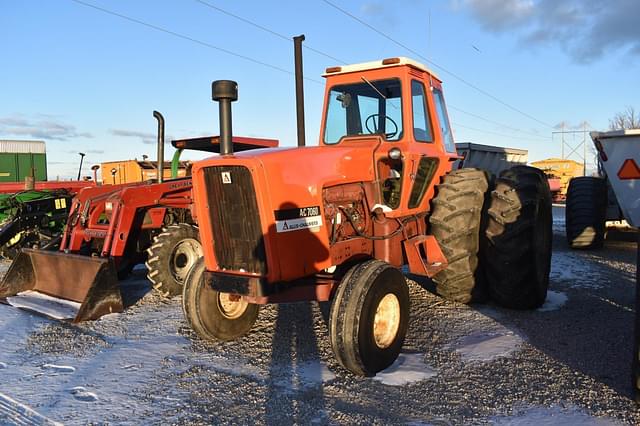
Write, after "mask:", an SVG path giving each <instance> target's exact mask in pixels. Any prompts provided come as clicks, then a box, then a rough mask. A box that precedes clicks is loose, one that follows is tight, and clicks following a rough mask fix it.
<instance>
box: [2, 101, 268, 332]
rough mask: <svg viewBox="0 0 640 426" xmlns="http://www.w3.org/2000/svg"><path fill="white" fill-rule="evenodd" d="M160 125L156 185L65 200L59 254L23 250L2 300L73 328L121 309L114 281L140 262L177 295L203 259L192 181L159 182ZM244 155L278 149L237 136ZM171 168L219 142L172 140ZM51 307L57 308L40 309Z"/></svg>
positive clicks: (158, 284) (105, 189)
mask: <svg viewBox="0 0 640 426" xmlns="http://www.w3.org/2000/svg"><path fill="white" fill-rule="evenodd" d="M154 116H155V117H156V118H157V119H158V172H157V176H158V179H156V180H153V181H146V182H142V183H130V184H122V185H103V186H97V187H93V188H87V189H85V190H83V191H81V192H80V193H78V194H77V196H76V197H75V198H74V199H73V200H72V201H71V202H70V206H71V207H70V212H69V216H68V220H67V226H66V228H65V230H64V232H63V234H62V238H61V242H60V250H59V251H57V252H45V251H42V250H23V251H22V252H21V253H20V254H19V256H18V258H17V259H16V260H15V261H14V263H13V264H12V265H11V267H10V269H9V270H8V272H7V273H6V275H5V276H4V278H3V280H2V282H1V283H0V298H5V299H6V300H7V301H9V303H11V304H13V305H15V306H20V307H22V308H26V309H31V310H34V311H37V312H41V313H44V314H46V315H49V316H53V317H56V318H59V317H65V319H67V318H68V319H72V320H73V321H74V322H79V321H85V320H92V319H96V318H99V317H100V316H102V315H105V314H107V313H110V312H120V311H122V310H123V308H124V304H123V300H122V297H121V294H120V286H119V279H123V278H124V277H126V276H127V274H128V273H129V272H130V271H131V269H132V268H133V267H134V266H135V265H136V264H138V263H141V262H145V261H146V265H147V268H148V277H149V279H150V280H151V282H152V284H153V286H154V288H156V289H157V290H158V291H160V292H161V293H162V294H163V295H164V296H174V295H176V294H180V293H181V292H182V281H183V280H184V277H185V276H186V274H187V272H188V270H189V268H190V267H191V266H192V265H193V264H194V263H195V262H196V261H197V260H198V259H199V258H200V257H201V255H202V254H201V245H200V241H199V235H198V229H197V225H196V219H195V217H194V216H193V215H192V213H191V203H192V198H191V188H192V181H191V177H190V176H188V177H183V178H174V179H168V180H164V179H162V176H163V170H162V169H163V167H164V161H163V157H164V119H163V117H162V115H161V114H159V113H158V112H154ZM235 141H236V142H237V143H238V144H239V145H240V146H241V147H242V148H244V149H253V148H259V147H265V146H277V143H278V142H277V141H274V140H269V139H257V138H242V137H238V138H236V139H235ZM172 144H173V146H174V147H175V148H176V149H177V151H176V155H174V158H173V162H172V163H173V165H172V169H173V170H177V167H176V164H177V163H178V162H179V158H180V153H181V152H182V150H184V149H191V150H193V149H195V150H201V151H208V152H217V151H218V150H219V143H218V138H217V137H203V138H194V139H183V140H175V141H172ZM51 301H53V303H52V304H53V305H57V306H58V307H60V308H64V309H60V310H58V311H59V312H58V311H56V310H55V309H53V308H49V305H50V304H49V303H47V307H46V308H43V304H45V302H51Z"/></svg>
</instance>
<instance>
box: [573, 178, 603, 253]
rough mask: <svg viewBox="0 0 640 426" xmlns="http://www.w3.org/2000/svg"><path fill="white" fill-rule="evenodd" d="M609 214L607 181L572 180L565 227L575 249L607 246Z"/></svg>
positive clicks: (591, 179)
mask: <svg viewBox="0 0 640 426" xmlns="http://www.w3.org/2000/svg"><path fill="white" fill-rule="evenodd" d="M606 214H607V182H606V180H605V179H603V178H599V177H592V176H581V177H575V178H573V179H571V181H569V188H568V190H567V204H566V209H565V219H566V220H565V225H566V232H567V242H568V243H569V247H571V248H573V249H595V248H600V247H602V245H603V244H604V237H605V221H606Z"/></svg>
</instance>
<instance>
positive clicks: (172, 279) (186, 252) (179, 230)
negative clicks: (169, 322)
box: [145, 223, 202, 297]
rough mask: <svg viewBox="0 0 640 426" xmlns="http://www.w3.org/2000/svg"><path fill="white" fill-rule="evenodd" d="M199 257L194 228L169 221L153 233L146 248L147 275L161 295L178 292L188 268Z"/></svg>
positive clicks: (198, 246)
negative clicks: (150, 242)
mask: <svg viewBox="0 0 640 426" xmlns="http://www.w3.org/2000/svg"><path fill="white" fill-rule="evenodd" d="M201 257H202V245H201V244H200V236H199V234H198V228H197V227H196V226H194V225H190V224H187V223H180V224H177V225H169V226H166V227H164V228H162V232H160V233H159V234H158V235H156V236H155V237H153V241H152V244H151V247H149V248H148V249H147V261H146V262H145V265H146V266H147V270H148V272H147V278H149V280H150V281H151V283H152V284H153V288H154V289H156V290H158V291H159V292H160V293H161V294H162V295H163V296H165V297H173V296H177V295H179V294H182V286H183V283H184V280H185V278H186V276H187V273H188V272H189V269H191V267H192V266H193V265H194V264H195V263H196V261H197V260H198V259H199V258H201Z"/></svg>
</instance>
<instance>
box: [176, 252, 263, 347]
mask: <svg viewBox="0 0 640 426" xmlns="http://www.w3.org/2000/svg"><path fill="white" fill-rule="evenodd" d="M204 271H205V267H204V259H203V258H200V259H198V261H197V262H196V263H195V265H193V267H192V268H191V269H190V270H189V273H188V274H187V278H186V279H185V281H184V287H183V293H182V311H183V312H184V314H185V318H186V320H187V322H188V323H189V325H190V326H191V328H192V329H193V331H195V332H196V334H198V336H200V337H201V338H202V339H205V340H224V341H228V340H233V339H236V338H238V337H241V336H244V335H245V334H247V333H248V332H249V330H251V327H253V324H254V323H255V322H256V319H257V318H258V311H259V306H258V305H255V304H252V303H247V302H245V301H244V300H242V299H239V298H235V297H233V296H232V295H230V294H228V293H220V292H218V291H216V290H214V289H212V288H211V287H210V286H209V285H207V283H206V282H205V280H204Z"/></svg>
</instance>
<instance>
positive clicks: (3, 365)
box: [0, 362, 7, 370]
mask: <svg viewBox="0 0 640 426" xmlns="http://www.w3.org/2000/svg"><path fill="white" fill-rule="evenodd" d="M3 368H7V364H6V363H4V362H0V370H2V369H3Z"/></svg>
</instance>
